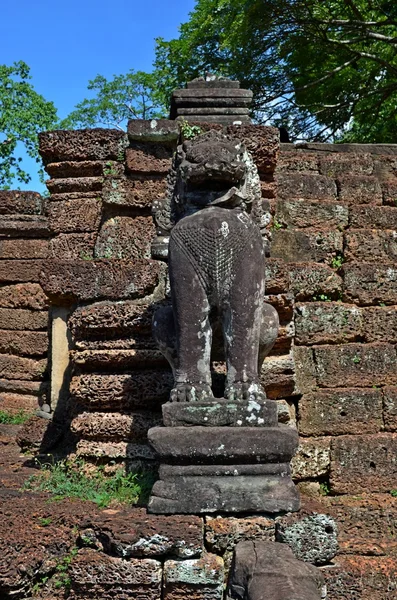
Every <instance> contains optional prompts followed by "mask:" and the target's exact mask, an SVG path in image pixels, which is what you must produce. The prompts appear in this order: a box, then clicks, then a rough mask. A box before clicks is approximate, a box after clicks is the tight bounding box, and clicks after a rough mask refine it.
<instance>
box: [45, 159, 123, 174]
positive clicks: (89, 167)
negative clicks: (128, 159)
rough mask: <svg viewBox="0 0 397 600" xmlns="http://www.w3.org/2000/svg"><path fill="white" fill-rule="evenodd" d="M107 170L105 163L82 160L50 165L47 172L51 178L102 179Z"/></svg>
mask: <svg viewBox="0 0 397 600" xmlns="http://www.w3.org/2000/svg"><path fill="white" fill-rule="evenodd" d="M117 164H118V165H120V163H117ZM106 168H107V166H106V163H105V162H104V161H100V160H82V161H62V162H56V163H49V164H48V165H46V168H45V170H46V171H47V173H48V175H49V176H50V177H61V178H64V177H100V176H101V175H104V170H106Z"/></svg>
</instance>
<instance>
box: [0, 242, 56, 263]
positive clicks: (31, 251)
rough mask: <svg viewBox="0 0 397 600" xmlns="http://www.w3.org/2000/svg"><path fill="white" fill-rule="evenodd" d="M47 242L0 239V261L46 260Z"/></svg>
mask: <svg viewBox="0 0 397 600" xmlns="http://www.w3.org/2000/svg"><path fill="white" fill-rule="evenodd" d="M47 256H48V241H47V240H32V239H27V240H15V239H13V240H4V239H0V260H3V259H7V258H16V259H18V258H47Z"/></svg>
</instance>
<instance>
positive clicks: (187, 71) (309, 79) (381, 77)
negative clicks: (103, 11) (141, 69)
mask: <svg viewBox="0 0 397 600" xmlns="http://www.w3.org/2000/svg"><path fill="white" fill-rule="evenodd" d="M396 40H397V4H396V3H395V2H392V1H390V0H377V1H376V2H372V1H371V2H368V0H329V1H327V2H324V1H323V0H305V1H303V2H296V0H267V1H266V2H263V0H197V2H196V6H195V8H194V10H193V11H192V12H191V13H190V18H189V21H188V22H187V23H184V24H183V25H182V26H181V27H180V35H179V38H177V39H174V40H171V41H169V42H167V41H165V40H164V39H161V38H159V39H157V48H156V61H155V67H156V74H157V78H158V82H159V89H160V93H161V95H162V98H163V102H164V103H167V102H169V98H170V95H171V93H172V90H173V89H175V88H176V87H180V86H181V85H182V84H183V83H185V82H186V81H188V80H189V79H191V78H193V77H197V76H200V75H204V73H205V72H206V71H212V72H214V73H216V74H219V75H227V76H230V77H232V78H235V79H239V80H240V81H241V82H242V85H243V86H244V87H248V88H250V89H252V91H253V92H254V116H255V118H256V119H257V120H258V121H259V122H262V123H271V124H274V125H278V126H281V125H282V126H284V127H286V128H287V129H288V131H289V132H290V135H291V137H292V139H299V138H302V137H303V138H305V139H312V140H342V139H343V141H349V142H353V141H357V142H394V143H395V142H397V110H396V108H397V52H396V46H397V44H396Z"/></svg>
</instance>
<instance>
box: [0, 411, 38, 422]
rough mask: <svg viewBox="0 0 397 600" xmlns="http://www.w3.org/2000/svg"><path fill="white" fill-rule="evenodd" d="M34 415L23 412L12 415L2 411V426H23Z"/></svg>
mask: <svg viewBox="0 0 397 600" xmlns="http://www.w3.org/2000/svg"><path fill="white" fill-rule="evenodd" d="M31 416H32V415H31V414H30V413H27V412H25V411H23V410H20V411H18V412H17V413H14V414H11V413H8V412H7V411H5V410H0V424H1V425H22V424H23V423H26V421H28V420H29V419H30V417H31Z"/></svg>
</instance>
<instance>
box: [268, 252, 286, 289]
mask: <svg viewBox="0 0 397 600" xmlns="http://www.w3.org/2000/svg"><path fill="white" fill-rule="evenodd" d="M265 281H266V294H282V293H285V292H287V291H288V273H287V269H286V266H285V263H284V261H283V260H280V259H272V258H270V259H268V260H267V261H266V263H265Z"/></svg>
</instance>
